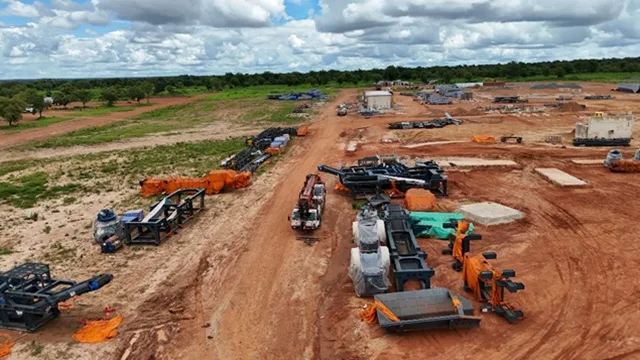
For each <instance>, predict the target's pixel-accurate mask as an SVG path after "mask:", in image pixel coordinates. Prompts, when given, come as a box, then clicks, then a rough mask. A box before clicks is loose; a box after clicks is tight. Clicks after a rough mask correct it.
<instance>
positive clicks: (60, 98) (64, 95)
mask: <svg viewBox="0 0 640 360" xmlns="http://www.w3.org/2000/svg"><path fill="white" fill-rule="evenodd" d="M74 98H75V97H74V96H73V95H72V94H71V93H68V92H66V91H56V92H55V93H53V103H54V104H55V105H62V106H64V108H65V109H66V108H67V105H69V103H71V102H73V101H74V100H75V99H74Z"/></svg>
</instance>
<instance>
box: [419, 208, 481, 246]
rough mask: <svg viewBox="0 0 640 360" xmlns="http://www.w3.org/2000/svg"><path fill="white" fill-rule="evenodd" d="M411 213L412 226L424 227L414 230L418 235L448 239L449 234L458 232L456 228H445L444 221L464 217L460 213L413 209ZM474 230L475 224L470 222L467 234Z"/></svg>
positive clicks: (447, 221)
mask: <svg viewBox="0 0 640 360" xmlns="http://www.w3.org/2000/svg"><path fill="white" fill-rule="evenodd" d="M409 214H410V216H411V223H412V227H413V228H414V229H417V230H422V229H424V230H422V231H414V232H415V234H416V237H433V238H436V239H441V240H447V239H449V235H455V234H456V229H445V228H444V227H442V225H443V224H444V223H449V222H452V221H456V220H462V219H464V215H462V214H459V213H441V212H419V211H412V212H410V213H409ZM425 228H426V229H425ZM472 232H473V224H471V223H469V231H467V234H471V233H472Z"/></svg>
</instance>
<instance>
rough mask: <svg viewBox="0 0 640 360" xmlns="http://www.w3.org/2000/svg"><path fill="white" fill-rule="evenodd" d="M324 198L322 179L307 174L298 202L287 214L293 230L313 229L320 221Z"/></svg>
mask: <svg viewBox="0 0 640 360" xmlns="http://www.w3.org/2000/svg"><path fill="white" fill-rule="evenodd" d="M325 200H326V189H325V185H324V181H322V179H321V178H320V176H318V175H316V174H309V175H307V177H306V179H305V181H304V185H303V186H302V190H300V194H298V202H297V203H296V205H295V206H294V207H293V211H292V212H291V215H290V216H289V221H290V222H291V228H292V229H294V230H315V229H317V228H319V227H320V224H321V222H322V209H323V207H324V203H325Z"/></svg>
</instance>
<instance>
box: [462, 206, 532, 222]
mask: <svg viewBox="0 0 640 360" xmlns="http://www.w3.org/2000/svg"><path fill="white" fill-rule="evenodd" d="M456 212H459V213H461V214H463V215H464V217H465V218H467V219H469V220H471V221H472V222H473V223H474V224H475V223H478V224H482V225H498V224H506V223H510V222H513V221H516V220H520V219H522V218H524V214H523V213H522V212H521V211H518V210H516V209H512V208H510V207H507V206H504V205H501V204H498V203H494V202H482V203H476V204H469V205H460V206H458V208H457V209H456Z"/></svg>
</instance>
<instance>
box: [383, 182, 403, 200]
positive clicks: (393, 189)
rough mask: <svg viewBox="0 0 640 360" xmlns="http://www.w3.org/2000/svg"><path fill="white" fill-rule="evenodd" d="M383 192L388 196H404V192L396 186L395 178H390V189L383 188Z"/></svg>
mask: <svg viewBox="0 0 640 360" xmlns="http://www.w3.org/2000/svg"><path fill="white" fill-rule="evenodd" d="M384 193H385V194H387V196H388V197H390V198H400V197H403V196H404V193H403V192H402V191H400V190H398V188H397V187H396V181H395V180H391V189H387V190H385V191H384Z"/></svg>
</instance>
